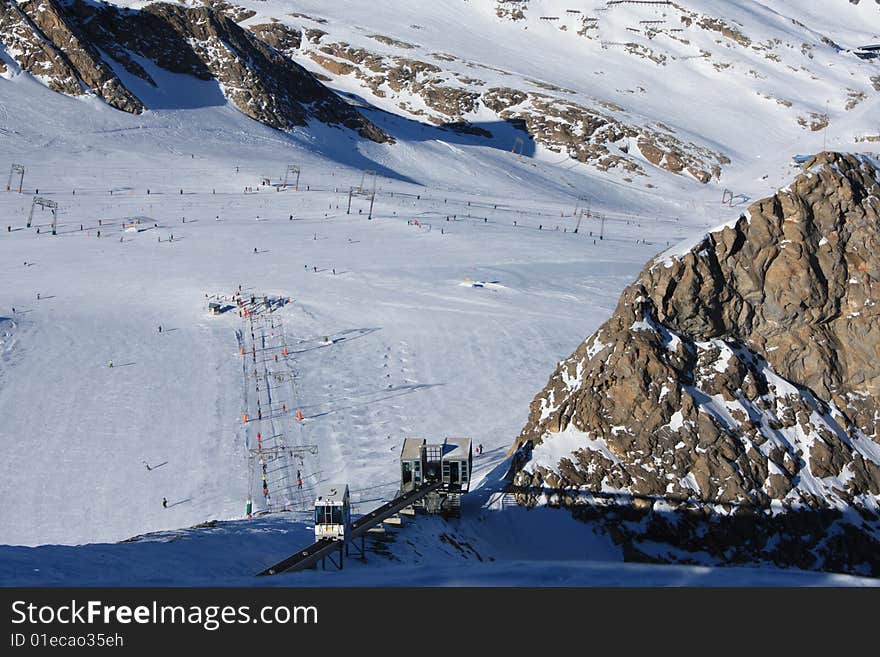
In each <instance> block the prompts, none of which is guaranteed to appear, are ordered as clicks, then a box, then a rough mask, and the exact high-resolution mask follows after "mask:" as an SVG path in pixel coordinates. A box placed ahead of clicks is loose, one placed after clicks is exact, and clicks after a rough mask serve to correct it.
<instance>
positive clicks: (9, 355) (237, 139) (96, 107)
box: [0, 76, 733, 544]
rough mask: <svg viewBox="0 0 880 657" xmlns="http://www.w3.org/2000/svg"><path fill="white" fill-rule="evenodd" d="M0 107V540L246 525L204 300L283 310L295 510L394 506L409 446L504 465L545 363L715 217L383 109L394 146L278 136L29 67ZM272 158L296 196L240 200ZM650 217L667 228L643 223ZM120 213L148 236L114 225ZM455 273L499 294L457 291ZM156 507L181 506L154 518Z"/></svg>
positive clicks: (232, 379)
mask: <svg viewBox="0 0 880 657" xmlns="http://www.w3.org/2000/svg"><path fill="white" fill-rule="evenodd" d="M34 107H40V108H41V111H40V112H33V110H32V108H34ZM0 108H2V109H0V131H2V139H3V145H4V151H3V152H4V155H5V157H6V161H7V163H8V162H16V163H18V162H21V163H23V164H24V165H25V166H26V169H27V172H26V174H25V185H24V187H25V193H24V194H21V195H19V194H17V193H15V192H10V193H7V192H5V191H4V192H2V193H0V216H2V217H3V221H2V223H0V226H2V228H0V233H2V234H0V249H2V257H0V297H2V308H3V310H2V315H3V316H4V317H8V318H10V319H11V320H12V321H13V322H14V324H15V331H14V335H15V341H14V343H13V346H12V348H11V350H9V351H8V352H5V353H4V360H3V361H2V375H0V408H2V409H3V416H4V422H3V423H2V425H0V432H2V435H3V444H4V445H5V446H6V447H5V453H6V456H7V458H5V459H3V460H2V465H0V468H2V472H0V481H2V486H3V492H4V494H6V495H8V496H10V498H11V499H13V498H14V499H15V500H16V501H15V503H14V504H10V505H7V506H6V507H5V508H4V510H3V511H2V522H0V527H2V532H0V541H2V542H4V543H23V544H36V543H46V542H62V543H80V542H88V541H95V540H118V539H123V538H126V537H128V536H131V535H133V534H138V533H142V532H145V531H150V530H158V529H163V528H174V527H180V526H188V525H192V524H195V523H197V522H201V521H204V520H208V519H214V518H221V519H228V518H240V517H242V515H243V514H244V511H245V505H244V502H245V497H246V496H247V492H248V491H247V461H246V457H245V451H244V450H245V441H246V440H247V439H249V440H251V441H255V438H256V433H257V430H255V429H253V430H252V428H251V427H248V429H247V431H246V432H245V431H244V430H243V428H242V425H241V420H240V415H241V405H242V403H243V402H242V395H243V390H242V385H243V384H242V375H241V363H240V360H239V359H240V356H238V343H237V341H236V337H235V331H236V329H240V328H241V322H240V320H239V318H238V317H232V316H230V315H225V316H221V317H216V318H209V317H208V316H207V313H206V307H205V297H204V295H205V293H210V294H214V293H226V294H229V293H231V292H232V291H233V290H234V289H236V288H237V286H238V285H239V284H242V285H243V287H244V289H245V290H247V289H251V290H254V291H256V292H264V293H267V294H280V295H289V296H291V297H293V299H294V300H295V303H294V304H292V305H290V306H288V307H287V308H285V309H282V310H280V311H279V316H281V317H283V318H284V320H285V323H286V330H287V332H288V335H289V338H288V339H289V340H290V341H291V342H292V343H295V344H297V345H298V347H297V350H296V351H297V353H296V354H295V365H294V367H295V368H296V371H297V372H298V373H299V376H300V377H301V383H300V384H299V391H300V394H301V399H300V400H299V404H301V406H302V412H303V414H304V416H305V417H306V418H307V419H308V421H307V422H306V423H305V425H304V435H303V437H302V438H301V440H302V441H304V442H306V443H308V444H318V445H319V449H320V454H319V458H318V459H317V460H316V461H315V462H313V463H309V464H307V466H306V468H305V469H304V472H305V473H306V474H307V475H308V476H307V477H306V478H305V479H306V482H305V484H306V485H305V491H304V493H303V494H302V498H300V499H298V500H297V503H302V504H306V505H307V504H308V503H309V495H310V494H311V491H313V490H314V487H315V486H316V485H317V483H318V481H324V480H330V479H333V480H342V481H348V482H349V483H350V484H351V485H352V488H353V489H354V490H355V494H356V497H357V498H359V499H363V500H364V501H365V502H364V504H366V500H376V501H378V500H380V499H383V498H388V497H389V496H391V495H393V494H394V493H395V491H396V490H397V472H398V468H397V463H396V459H397V457H398V450H399V448H400V445H401V443H402V440H403V438H404V437H406V436H408V435H425V436H431V437H433V436H438V437H441V436H444V435H470V436H472V437H473V438H474V440H475V442H476V443H482V444H483V445H484V447H485V448H486V450H487V452H488V451H490V450H493V449H496V448H498V449H501V450H502V452H503V450H504V449H506V446H507V444H509V441H510V438H511V436H513V435H515V434H516V431H517V430H518V429H519V427H520V425H521V423H522V420H523V418H524V409H525V407H526V405H527V403H528V400H529V398H530V396H531V395H532V394H533V391H534V389H535V388H536V387H538V386H539V385H540V382H541V379H542V378H543V376H544V369H545V366H546V363H547V362H552V361H554V360H556V359H558V358H560V357H561V356H562V355H564V354H565V353H567V352H568V351H570V350H571V348H572V347H573V346H574V345H575V344H577V342H578V341H579V340H580V338H581V336H582V335H583V333H584V331H586V330H591V329H593V328H595V326H596V325H598V321H599V318H600V317H602V316H603V315H605V314H606V313H607V312H609V311H610V310H611V308H612V307H613V301H614V297H615V296H616V294H617V292H618V291H619V290H620V289H621V288H622V287H623V285H624V284H625V282H626V281H628V280H630V279H631V278H632V276H633V275H634V274H635V273H636V272H637V271H638V268H639V266H640V265H641V263H642V262H643V261H644V259H645V258H647V257H650V256H651V255H652V254H654V253H655V252H656V251H657V250H658V249H661V248H665V247H666V244H667V242H672V241H675V240H677V239H680V238H681V237H684V236H685V235H687V234H689V231H690V230H692V229H699V230H702V229H704V226H705V225H706V224H714V223H717V222H718V221H719V220H721V219H722V218H723V217H725V216H727V214H728V213H730V212H733V210H731V209H728V208H726V207H721V206H719V205H718V204H717V203H716V202H715V195H716V193H717V191H716V190H712V191H711V194H710V193H709V190H705V191H704V190H703V188H702V186H700V185H699V184H698V183H689V185H690V186H687V185H685V186H681V187H679V186H680V185H681V183H682V181H681V179H679V178H678V177H677V176H673V175H671V174H666V173H662V177H658V178H657V182H658V184H661V182H662V181H663V180H665V181H666V183H664V184H665V185H666V192H667V193H668V194H669V199H668V200H666V199H659V197H658V196H657V195H656V194H655V193H654V192H652V191H651V190H645V191H644V192H643V193H641V194H639V195H637V196H633V195H632V194H631V193H629V192H628V191H627V190H626V189H625V188H622V187H620V186H619V185H618V184H616V183H615V181H613V180H606V179H604V178H603V177H600V176H593V175H582V174H579V173H577V172H569V171H566V170H565V169H564V168H561V167H559V166H557V165H554V164H553V163H552V162H547V161H545V160H543V159H541V158H520V157H517V156H514V155H512V154H510V153H509V152H507V151H505V150H502V149H495V148H486V147H485V146H484V145H483V143H482V142H481V141H474V139H473V138H471V137H468V138H462V137H460V136H457V135H456V134H455V133H449V132H447V131H443V130H439V129H437V128H433V127H423V126H419V125H413V124H411V123H408V122H405V121H402V120H398V119H395V118H394V117H388V116H387V115H384V114H382V113H380V112H373V113H372V114H371V115H370V118H371V119H374V120H376V121H377V122H379V123H380V125H381V127H382V128H383V129H384V130H388V131H392V132H394V133H395V134H397V135H403V136H404V137H405V138H401V139H398V142H397V143H396V144H394V145H393V146H389V145H378V144H374V143H373V142H370V141H368V140H362V139H357V138H356V137H354V136H350V137H344V138H343V139H340V135H341V134H344V133H341V132H340V131H338V130H335V129H332V128H325V129H323V130H322V129H321V128H320V127H319V126H312V127H311V128H310V130H309V131H308V132H305V131H297V132H296V133H294V134H292V135H290V136H287V135H285V134H283V133H279V132H277V131H274V130H271V129H269V128H266V127H263V126H260V125H259V124H258V123H255V122H253V121H251V120H250V119H247V118H246V117H244V116H243V115H241V114H240V113H239V112H238V111H237V110H236V109H235V108H233V107H232V106H231V105H223V106H214V107H202V108H193V109H178V110H172V109H167V110H153V111H148V112H145V113H144V114H142V115H140V116H137V115H131V114H127V113H123V112H119V111H116V110H114V109H112V108H109V107H108V106H106V105H105V104H103V103H101V102H100V101H98V100H97V99H88V98H86V99H75V98H68V97H66V96H63V95H60V94H56V93H54V92H51V91H50V90H48V89H46V88H45V87H44V86H42V85H41V84H39V83H38V82H36V81H34V80H31V79H29V78H28V77H27V76H16V77H14V78H13V79H12V80H6V79H0ZM290 163H296V164H298V165H299V166H300V167H301V169H302V175H301V180H300V191H299V192H294V191H293V190H292V189H290V188H288V189H287V190H286V191H275V189H276V188H275V187H261V186H260V185H259V182H260V178H261V177H262V176H264V175H265V176H269V177H271V178H272V180H273V181H274V182H277V181H278V179H279V178H280V177H281V176H282V175H283V173H284V171H285V168H286V167H287V165H288V164H290ZM7 166H8V165H7ZM365 169H372V170H376V171H378V174H379V176H378V181H377V186H378V189H379V192H380V194H379V196H378V197H377V199H376V203H375V207H374V219H373V220H372V221H368V220H367V219H366V218H365V216H366V213H367V211H368V202H367V201H366V200H365V199H358V198H355V199H354V201H353V208H354V210H353V214H352V215H346V214H345V209H346V203H347V191H348V189H349V187H350V186H351V185H358V184H360V182H361V180H362V178H363V171H364V170H365ZM245 187H253V188H255V189H260V190H261V191H260V192H258V193H248V194H245V193H243V190H244V188H245ZM37 190H39V194H40V196H44V197H47V198H50V199H55V200H56V201H57V202H58V203H59V206H60V208H59V213H60V214H59V222H60V227H59V231H58V232H59V234H58V235H56V236H52V235H51V234H50V232H49V221H50V220H49V215H48V213H47V212H43V211H41V210H39V209H37V210H36V214H35V224H34V226H33V227H32V228H31V229H30V230H27V229H25V224H26V221H27V217H28V213H29V211H30V205H31V197H32V194H33V193H35V192H36V191H37ZM148 190H149V191H150V193H149V194H148V193H147V191H148ZM181 190H183V192H184V193H183V194H180V191H181ZM693 191H696V193H697V194H698V195H699V194H705V196H706V198H705V199H704V200H703V201H702V202H699V203H698V205H699V211H698V212H695V215H694V216H695V217H696V218H695V219H693V220H691V219H684V218H682V220H681V221H675V220H674V219H669V218H667V217H668V216H672V215H674V214H678V215H683V214H684V212H683V211H684V210H685V209H686V208H688V207H692V206H693V203H694V202H693V201H692V200H691V198H692V193H693ZM111 192H112V194H111ZM215 192H216V193H215ZM392 193H393V196H392ZM581 193H589V194H591V195H592V196H593V197H594V198H596V199H598V198H600V197H601V198H603V199H605V201H604V202H603V204H601V205H600V204H599V202H598V200H597V201H596V204H595V205H594V209H597V210H598V209H600V208H605V209H606V211H607V215H606V221H605V228H604V231H605V235H604V236H605V240H604V241H603V240H597V239H596V237H595V235H594V236H592V237H591V236H590V231H591V230H592V231H594V233H598V232H599V228H600V227H599V223H598V220H595V219H594V220H592V222H593V224H595V225H593V224H591V223H590V221H591V220H589V219H585V220H584V222H585V223H584V225H583V227H582V230H581V232H580V233H578V234H577V235H573V234H572V230H573V228H574V226H575V224H576V221H577V218H576V217H573V216H572V212H573V210H574V209H575V208H576V206H577V204H578V200H577V196H578V195H579V194H581ZM673 199H674V200H673ZM606 202H607V205H605V204H604V203H606ZM658 202H659V203H662V204H663V207H665V208H667V209H668V211H667V212H665V213H664V215H666V216H663V217H660V216H657V217H655V216H653V215H651V219H650V221H649V220H648V219H646V218H645V217H648V213H649V212H650V211H651V209H652V208H654V207H657V203H658ZM469 204H470V205H469ZM496 206H497V207H496ZM361 211H362V212H363V214H360V213H361ZM630 213H632V214H630ZM636 213H640V214H639V215H638V216H637V214H636ZM291 214H292V215H294V217H295V220H293V221H290V220H289V216H290V215H291ZM561 214H565V216H564V217H562V216H560V215H561ZM325 215H326V216H325ZM468 215H470V216H468ZM184 217H185V219H186V223H185V224H184V223H183V219H184ZM446 217H449V218H450V220H449V221H448V222H447V221H446ZM135 218H140V219H141V224H140V226H141V228H144V229H150V228H151V227H152V226H153V225H154V224H158V225H159V228H158V229H156V228H152V229H150V230H143V231H142V232H133V233H132V232H124V231H123V229H122V227H123V224H125V223H128V222H130V221H132V219H135ZM412 220H418V222H419V225H410V224H409V223H408V222H410V221H412ZM99 221H100V222H101V224H100V225H99ZM81 225H82V226H83V230H80V226H81ZM7 226H8V227H9V228H10V229H11V230H10V231H9V232H7V231H6V227H7ZM557 226H558V227H559V228H558V230H556V227H557ZM539 227H540V228H541V230H539ZM36 228H39V229H40V232H39V233H37V232H36ZM98 230H101V231H102V235H101V238H100V239H99V238H98V237H97V231H98ZM172 234H173V236H174V241H173V242H170V241H169V239H170V236H171V235H172ZM120 238H121V241H120ZM160 239H161V242H160V241H159V240H160ZM643 239H645V240H646V243H641V240H643ZM594 241H596V242H598V243H597V244H594V243H593V242H594ZM637 241H638V242H639V243H638V244H637ZM622 245H626V246H627V247H628V248H626V249H625V250H623V252H621V251H622V249H621V246H622ZM573 247H574V248H573ZM254 248H257V249H258V250H259V251H260V253H258V254H254V253H253V251H254ZM585 254H586V255H588V257H587V258H586V259H585V258H584V255H585ZM25 262H27V263H28V264H27V265H25V264H24V263H25ZM315 267H316V268H317V269H318V271H317V272H315V271H314V270H313V268H315ZM333 269H335V270H336V272H337V273H336V275H335V276H334V275H333V273H332V270H333ZM468 277H470V278H471V279H473V280H486V281H497V283H498V285H499V287H498V288H494V289H486V288H471V287H462V286H460V285H459V284H460V283H461V282H463V281H464V280H465V279H466V278H468ZM37 293H40V295H41V298H40V300H39V301H38V300H37V298H36V295H37ZM13 306H14V307H15V308H16V313H15V314H14V315H13V313H12V310H11V308H12V307H13ZM547 317H552V318H553V321H552V322H547V321H546V318H547ZM160 324H161V325H163V326H164V327H165V331H164V332H163V334H162V335H159V334H158V331H157V327H158V325H160ZM171 329H176V330H171ZM325 337H329V338H331V340H333V341H334V342H333V344H332V345H326V344H324V338H325ZM111 359H112V360H113V361H114V365H115V366H114V368H113V369H112V370H111V369H110V368H109V367H108V362H109V361H110V360H111ZM500 380H505V381H508V383H509V384H508V385H506V386H503V387H499V386H497V385H495V384H494V382H495V381H500ZM285 402H289V403H288V404H287V406H288V409H290V410H291V411H292V409H293V402H292V400H290V399H285ZM287 422H288V424H287V425H286V430H287V431H290V432H295V433H296V435H297V436H298V435H299V429H298V426H297V425H296V423H295V421H294V420H293V419H292V418H287ZM297 440H300V438H299V437H298V438H297ZM497 458H502V456H501V455H500V454H499V455H498V457H497ZM143 461H146V462H147V463H148V464H150V465H151V466H155V465H157V464H158V463H162V462H165V461H167V462H168V464H167V465H165V466H163V467H161V468H158V469H156V470H153V471H148V470H147V469H146V468H145V465H144V463H143ZM274 485H275V484H273V486H274ZM256 493H257V497H258V499H260V498H261V497H262V496H261V495H260V494H259V491H256ZM163 496H164V497H167V498H168V500H169V501H170V502H172V503H175V502H181V504H178V505H176V506H174V507H173V508H171V509H163V508H162V506H161V504H160V502H161V499H162V497H163ZM277 497H278V499H282V495H281V494H280V493H279V495H278V496H277ZM258 510H260V509H258Z"/></svg>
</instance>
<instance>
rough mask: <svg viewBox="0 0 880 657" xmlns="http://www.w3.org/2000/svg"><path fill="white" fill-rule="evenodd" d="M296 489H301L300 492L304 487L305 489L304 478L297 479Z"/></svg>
mask: <svg viewBox="0 0 880 657" xmlns="http://www.w3.org/2000/svg"><path fill="white" fill-rule="evenodd" d="M296 487H297V488H299V489H300V490H302V487H303V480H302V478H300V477H297V479H296Z"/></svg>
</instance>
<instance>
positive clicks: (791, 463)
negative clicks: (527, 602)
mask: <svg viewBox="0 0 880 657" xmlns="http://www.w3.org/2000/svg"><path fill="white" fill-rule="evenodd" d="M875 167H876V165H875V163H873V162H872V161H871V160H869V159H868V158H865V157H861V156H852V155H840V154H833V153H823V154H821V155H819V156H817V157H816V158H814V159H813V160H812V161H811V162H809V163H807V165H806V166H805V169H806V171H805V173H804V174H803V175H801V176H799V177H798V178H797V179H796V180H795V181H794V182H793V183H792V185H791V186H790V188H789V189H787V190H784V191H781V192H779V193H778V194H777V195H775V196H773V197H770V198H767V199H764V200H761V201H758V202H757V203H754V204H753V205H752V206H751V207H750V208H749V212H748V216H743V217H740V218H739V220H738V221H736V222H735V223H733V224H732V225H729V226H727V227H725V228H723V229H720V230H717V231H715V232H713V233H711V234H709V235H707V236H706V237H705V238H703V239H702V240H701V241H700V242H699V243H698V244H697V245H696V246H694V247H693V248H691V249H690V250H689V251H687V252H686V253H684V254H681V255H667V256H661V257H658V258H657V259H656V260H654V261H653V262H651V263H649V264H648V266H646V267H645V269H644V270H643V271H642V273H641V274H640V276H639V279H638V280H637V281H636V282H635V283H633V284H632V285H630V286H629V287H628V288H627V289H626V290H625V291H624V292H623V294H622V296H621V299H620V302H619V304H618V306H617V309H616V310H615V312H614V314H613V316H612V317H611V319H609V320H608V321H607V322H606V323H605V324H603V325H602V327H601V328H600V329H599V330H598V331H596V333H595V334H593V335H592V336H591V337H590V338H588V339H587V340H586V341H585V342H584V343H583V344H582V345H581V346H580V347H579V348H578V349H577V351H575V353H574V354H572V355H571V356H570V357H569V358H567V359H566V360H564V361H562V362H561V363H560V364H559V366H558V367H557V369H556V371H555V372H554V374H553V375H552V376H551V378H550V381H549V383H548V385H547V387H546V388H545V389H544V390H543V391H542V392H541V393H539V394H538V395H537V396H536V397H535V400H534V401H533V402H532V405H531V413H530V416H529V421H528V423H527V424H526V426H525V427H524V429H523V430H522V433H521V434H520V436H519V437H518V439H517V446H520V445H523V444H525V443H527V442H528V441H530V444H531V445H533V446H535V447H534V450H533V451H532V452H531V453H532V458H531V460H529V461H528V462H527V463H524V464H523V463H520V469H519V472H518V474H517V475H516V478H515V489H516V490H518V491H519V492H520V499H521V501H523V502H526V503H534V502H535V501H537V500H538V498H540V497H541V496H542V495H546V494H547V490H548V489H554V491H555V493H554V494H558V492H559V490H567V491H569V492H567V493H565V494H566V495H567V496H569V497H570V498H571V499H572V500H573V501H574V504H577V503H578V495H579V494H583V493H587V494H588V495H587V499H588V500H589V501H590V503H591V504H593V503H595V496H596V495H599V496H603V499H605V500H606V501H607V499H608V498H609V496H610V497H615V496H622V498H623V499H626V500H629V501H628V502H627V504H629V503H630V502H631V501H632V499H633V498H635V499H641V500H647V501H648V502H649V503H648V508H651V507H653V512H654V513H655V514H656V512H658V510H659V509H661V508H662V509H664V510H666V511H668V510H669V509H675V510H677V511H678V512H681V513H683V512H684V510H685V509H687V510H688V511H687V512H688V513H691V514H692V513H693V512H694V510H703V511H708V512H709V515H713V514H715V513H716V512H717V513H720V514H721V515H725V514H726V515H731V514H732V515H737V514H742V513H749V514H752V516H754V517H758V516H760V517H761V520H760V521H758V520H755V522H756V523H757V524H761V526H765V528H766V529H767V531H771V528H772V523H773V519H774V518H783V517H787V516H789V515H790V514H792V513H794V512H795V511H797V512H798V513H801V514H803V513H804V512H806V511H810V510H813V511H818V510H822V511H823V515H821V519H822V522H823V523H826V525H827V523H834V522H842V520H841V518H843V519H846V516H847V514H851V513H852V510H853V509H855V510H858V511H859V513H863V514H867V515H866V517H868V518H869V519H870V518H873V520H870V521H869V520H860V521H859V523H858V529H857V530H856V531H859V532H867V538H866V539H865V540H868V541H875V542H876V541H877V538H878V537H880V525H878V524H877V517H876V514H877V511H878V510H880V434H878V428H880V406H878V399H880V306H878V302H880V248H878V247H880V172H878V170H877V168H875ZM556 443H560V444H564V445H567V446H569V447H572V449H571V453H570V454H569V455H568V456H567V457H565V458H564V459H562V460H559V458H558V456H559V449H560V448H559V447H554V445H555V444H556ZM554 454H555V456H554ZM572 489H577V492H574V494H572V492H573V491H572ZM799 517H802V519H803V518H807V517H809V518H813V520H815V519H816V518H819V517H820V516H818V515H815V514H814V515H813V516H809V514H807V515H806V516H799ZM813 520H810V521H809V522H813ZM805 522H806V520H805ZM768 523H769V524H768ZM872 523H873V524H872ZM725 526H726V525H725ZM823 526H825V525H823ZM694 527H696V525H694ZM695 531H696V529H695ZM847 531H849V530H847ZM634 536H635V534H633V535H632V536H631V538H633V537H634ZM683 536H684V534H683ZM823 536H824V535H823ZM633 540H636V539H635V538H633ZM682 540H684V539H682ZM818 540H819V539H817V541H818ZM823 540H824V538H823ZM750 545H751V546H750V548H749V549H751V550H753V552H749V554H751V557H750V558H754V559H756V560H760V559H761V558H765V557H766V554H765V555H764V556H763V557H762V556H761V555H762V554H763V553H762V552H761V549H763V548H761V546H759V545H757V544H750ZM877 545H878V547H880V543H878V544H877ZM727 546H728V544H727V543H726V542H725V541H724V540H723V536H722V537H721V539H720V542H719V544H718V550H717V553H718V554H719V555H721V554H723V552H724V549H726V547H727ZM690 547H694V546H690ZM813 547H814V548H815V550H819V552H821V551H822V550H823V549H824V548H822V546H821V545H819V544H818V543H817V545H816V546H813ZM694 549H705V546H704V547H703V548H694ZM811 549H812V548H811ZM839 549H840V546H839V545H836V547H835V550H838V551H839ZM710 552H711V551H710ZM747 552H748V550H747ZM835 558H836V559H837V560H836V561H834V563H835V564H838V566H840V564H841V563H844V561H846V560H845V559H844V561H841V560H840V555H839V554H837V557H835ZM780 559H782V561H783V562H784V561H785V560H784V557H780V556H779V555H778V554H774V556H773V560H775V561H779V560H780ZM869 561H870V560H869ZM810 567H823V565H822V560H821V559H818V560H817V561H816V563H815V564H812V565H811V566H810ZM835 567H837V566H835ZM840 567H842V568H844V569H851V570H855V571H857V572H860V570H859V569H860V568H861V569H862V570H864V568H868V569H869V570H871V571H872V572H880V558H876V559H874V561H873V562H870V563H869V565H868V566H859V565H857V564H855V562H852V561H851V562H849V566H846V565H845V564H844V566H840Z"/></svg>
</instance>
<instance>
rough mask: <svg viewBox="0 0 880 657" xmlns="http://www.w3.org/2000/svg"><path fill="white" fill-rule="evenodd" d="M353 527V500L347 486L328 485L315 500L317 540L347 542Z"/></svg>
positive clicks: (320, 490) (323, 487)
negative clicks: (327, 539)
mask: <svg viewBox="0 0 880 657" xmlns="http://www.w3.org/2000/svg"><path fill="white" fill-rule="evenodd" d="M350 527H351V498H350V496H349V493H348V485H347V484H326V485H324V486H322V487H321V488H320V489H319V491H318V497H317V498H316V499H315V540H320V539H322V538H332V539H335V540H339V541H342V540H345V535H346V533H347V532H348V531H349V529H350Z"/></svg>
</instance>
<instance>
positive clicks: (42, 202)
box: [27, 196, 58, 235]
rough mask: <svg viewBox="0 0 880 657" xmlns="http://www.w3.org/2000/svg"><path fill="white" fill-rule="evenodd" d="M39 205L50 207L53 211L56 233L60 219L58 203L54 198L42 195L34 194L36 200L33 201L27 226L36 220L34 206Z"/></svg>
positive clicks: (53, 232) (44, 207)
mask: <svg viewBox="0 0 880 657" xmlns="http://www.w3.org/2000/svg"><path fill="white" fill-rule="evenodd" d="M38 205H39V206H40V207H41V208H43V209H46V208H48V209H49V210H51V211H52V234H53V235H55V234H56V232H55V226H56V223H57V221H58V203H56V202H55V201H53V200H52V199H48V198H43V197H42V196H34V200H33V201H32V202H31V212H30V214H29V215H28V220H27V227H28V228H30V227H31V224H32V223H33V220H34V208H35V207H37V206H38Z"/></svg>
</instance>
